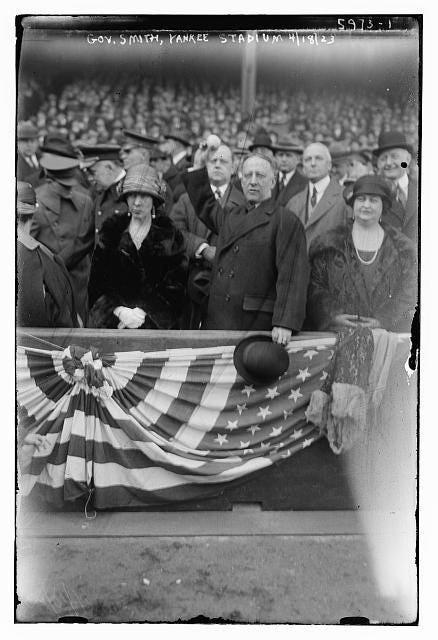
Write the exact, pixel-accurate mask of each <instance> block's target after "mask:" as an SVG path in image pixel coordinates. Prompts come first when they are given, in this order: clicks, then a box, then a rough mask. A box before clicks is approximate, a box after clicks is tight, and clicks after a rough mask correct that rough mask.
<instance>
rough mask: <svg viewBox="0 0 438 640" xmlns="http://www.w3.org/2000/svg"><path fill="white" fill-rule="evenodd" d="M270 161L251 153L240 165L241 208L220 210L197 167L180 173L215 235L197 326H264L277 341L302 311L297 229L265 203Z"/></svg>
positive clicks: (302, 256)
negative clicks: (208, 280) (201, 321)
mask: <svg viewBox="0 0 438 640" xmlns="http://www.w3.org/2000/svg"><path fill="white" fill-rule="evenodd" d="M274 184H275V174H274V167H273V164H272V161H271V160H270V159H268V158H266V157H262V156H259V155H256V154H252V155H250V156H248V158H247V159H246V160H245V162H244V164H243V168H242V188H243V194H244V196H245V200H246V203H245V205H242V206H238V207H235V208H233V209H231V210H230V211H227V212H225V211H224V209H223V208H222V207H221V205H220V203H219V202H218V201H217V200H216V199H215V197H214V194H213V192H212V190H211V187H210V183H209V180H208V173H207V170H206V169H205V168H203V169H200V170H197V171H193V172H191V173H189V174H187V177H186V188H187V192H188V194H189V196H190V199H191V201H192V204H193V206H194V208H195V211H197V212H198V215H199V217H200V218H201V220H202V221H203V222H205V224H206V225H207V226H208V227H209V228H210V229H211V230H212V231H213V232H214V233H217V234H218V240H217V248H216V255H215V260H214V263H213V273H212V281H211V289H210V298H209V304H208V311H207V318H206V321H205V323H204V325H203V328H205V329H225V330H242V331H272V339H273V340H274V341H275V342H279V343H282V344H285V343H287V342H288V340H289V339H290V337H291V334H292V332H293V331H299V330H300V329H301V325H302V323H303V320H304V316H305V307H306V292H307V283H308V278H309V264H308V259H307V246H306V238H305V233H304V228H303V225H302V223H301V222H300V221H299V220H298V218H297V217H296V216H295V215H294V214H292V213H291V212H290V211H287V210H286V209H284V208H283V207H281V206H278V205H275V203H273V201H272V200H271V192H272V188H273V186H274Z"/></svg>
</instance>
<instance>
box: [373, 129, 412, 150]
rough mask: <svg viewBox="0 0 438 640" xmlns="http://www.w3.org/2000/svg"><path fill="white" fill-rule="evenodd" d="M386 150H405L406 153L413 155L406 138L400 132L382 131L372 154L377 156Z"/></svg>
mask: <svg viewBox="0 0 438 640" xmlns="http://www.w3.org/2000/svg"><path fill="white" fill-rule="evenodd" d="M388 149H406V151H408V152H409V153H410V154H411V155H413V149H412V147H411V145H410V144H408V143H407V141H406V137H405V135H404V133H401V131H383V132H382V133H381V134H380V135H379V140H378V142H377V149H374V151H373V154H374V155H375V156H379V155H380V154H381V153H383V152H384V151H387V150H388Z"/></svg>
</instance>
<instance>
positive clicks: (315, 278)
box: [306, 223, 418, 332]
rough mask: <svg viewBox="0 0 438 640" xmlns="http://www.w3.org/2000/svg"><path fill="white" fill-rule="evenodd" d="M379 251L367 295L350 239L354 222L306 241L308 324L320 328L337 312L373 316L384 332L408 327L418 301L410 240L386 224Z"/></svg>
mask: <svg viewBox="0 0 438 640" xmlns="http://www.w3.org/2000/svg"><path fill="white" fill-rule="evenodd" d="M382 226H383V228H384V231H385V237H384V240H383V243H382V246H381V247H380V250H379V255H378V256H377V260H378V263H377V264H376V265H375V266H376V271H375V281H374V287H373V289H372V291H371V295H369V294H368V290H367V288H366V286H365V282H364V279H363V276H362V273H361V263H360V261H359V259H358V258H357V255H356V251H355V248H354V245H353V241H352V236H351V232H352V223H350V224H348V225H347V226H346V227H337V228H336V229H333V230H332V231H330V232H328V233H327V234H326V235H324V236H319V237H317V238H315V240H314V241H313V242H312V244H311V245H310V251H309V257H310V264H311V275H310V284H309V291H308V299H307V322H306V325H307V326H309V328H311V329H314V330H318V331H322V330H325V329H327V328H328V327H329V326H330V323H331V321H332V319H333V318H334V317H335V316H336V315H339V314H353V315H360V316H362V317H369V318H376V319H377V320H379V322H380V324H381V325H382V327H383V328H384V329H387V330H388V331H396V332H397V331H398V332H404V331H410V330H411V323H412V318H413V315H414V311H415V305H416V303H417V278H418V273H417V260H416V248H415V245H414V243H413V242H412V241H411V240H409V238H407V237H406V236H405V235H403V234H402V233H400V232H399V231H397V230H396V229H394V228H393V227H392V226H390V225H385V224H382Z"/></svg>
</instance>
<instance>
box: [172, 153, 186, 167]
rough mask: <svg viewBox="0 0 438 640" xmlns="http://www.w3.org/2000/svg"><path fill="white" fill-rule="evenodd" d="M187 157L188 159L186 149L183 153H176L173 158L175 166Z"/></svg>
mask: <svg viewBox="0 0 438 640" xmlns="http://www.w3.org/2000/svg"><path fill="white" fill-rule="evenodd" d="M185 157H186V152H185V150H184V149H183V151H178V153H175V155H174V156H173V158H172V161H173V164H177V163H178V162H179V161H180V160H182V159H183V158H185Z"/></svg>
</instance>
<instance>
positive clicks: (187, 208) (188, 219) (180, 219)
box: [170, 185, 245, 258]
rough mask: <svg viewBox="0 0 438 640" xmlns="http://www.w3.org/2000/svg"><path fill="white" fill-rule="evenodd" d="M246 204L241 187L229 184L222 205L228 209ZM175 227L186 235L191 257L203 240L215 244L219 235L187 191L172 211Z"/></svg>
mask: <svg viewBox="0 0 438 640" xmlns="http://www.w3.org/2000/svg"><path fill="white" fill-rule="evenodd" d="M243 204H245V197H244V195H243V193H242V192H241V191H239V189H236V187H233V186H231V185H230V186H229V187H228V189H227V190H226V191H225V193H224V196H223V198H221V205H222V206H223V207H225V208H226V209H232V208H234V207H236V206H240V205H243ZM170 217H171V219H172V220H173V222H174V224H175V227H177V228H178V229H180V231H181V233H182V234H183V236H184V240H185V246H186V252H187V255H188V257H189V258H194V257H195V252H196V250H197V249H198V247H199V245H200V244H202V243H203V242H208V244H210V245H213V246H215V245H216V241H217V235H216V234H215V233H213V232H212V231H211V230H210V229H209V228H208V227H207V226H206V225H205V224H204V223H203V222H202V221H201V220H200V219H199V218H198V217H197V215H196V212H195V210H194V208H193V205H192V203H191V201H190V198H189V196H188V194H187V193H183V194H182V196H181V197H180V198H179V200H178V202H176V203H175V204H174V205H173V207H172V210H171V212H170Z"/></svg>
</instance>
